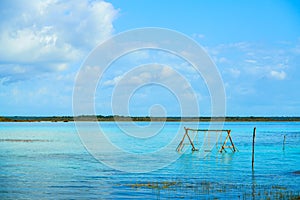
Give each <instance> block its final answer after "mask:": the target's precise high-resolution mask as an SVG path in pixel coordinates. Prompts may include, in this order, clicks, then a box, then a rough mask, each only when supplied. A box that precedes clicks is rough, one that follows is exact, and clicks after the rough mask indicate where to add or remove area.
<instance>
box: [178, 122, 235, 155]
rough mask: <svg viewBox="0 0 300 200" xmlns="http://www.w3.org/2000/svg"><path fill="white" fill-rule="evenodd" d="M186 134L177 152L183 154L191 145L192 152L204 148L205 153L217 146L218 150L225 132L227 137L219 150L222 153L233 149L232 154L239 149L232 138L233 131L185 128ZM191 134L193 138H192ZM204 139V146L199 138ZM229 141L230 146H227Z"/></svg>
mask: <svg viewBox="0 0 300 200" xmlns="http://www.w3.org/2000/svg"><path fill="white" fill-rule="evenodd" d="M184 130H185V133H184V135H183V138H182V140H181V141H180V143H179V145H178V146H177V148H176V151H177V152H182V150H183V148H184V147H185V146H186V145H191V147H192V151H193V152H194V151H199V149H200V148H204V151H211V150H212V147H214V146H215V145H216V146H217V148H218V143H219V142H220V139H222V133H223V132H225V134H226V137H225V139H224V142H223V143H222V146H221V148H220V149H219V150H218V151H219V152H220V153H222V152H223V151H224V152H227V151H226V149H231V151H232V152H236V151H237V148H236V147H235V146H234V144H233V141H232V138H231V135H230V133H231V130H223V129H222V130H210V129H191V128H186V127H184ZM191 133H192V134H193V137H191ZM201 133H202V134H201ZM201 136H202V137H203V138H204V139H205V140H204V141H203V143H202V145H201V144H200V143H199V138H200V137H201ZM228 140H229V141H230V144H229V145H227V142H228Z"/></svg>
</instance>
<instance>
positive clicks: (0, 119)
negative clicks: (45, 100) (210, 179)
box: [0, 115, 300, 122]
mask: <svg viewBox="0 0 300 200" xmlns="http://www.w3.org/2000/svg"><path fill="white" fill-rule="evenodd" d="M75 120H76V121H158V122H159V121H169V122H172V121H174V122H179V121H190V122H197V121H199V122H209V121H223V120H225V121H228V122H239V121H240V122H252V121H253V122H258V121H262V122H268V121H269V122H279V121H300V117H253V116H250V117H224V118H223V117H149V116H134V117H129V116H119V115H108V116H103V115H81V116H75V117H73V116H46V117H38V116H34V117H32V116H9V117H4V116H3V117H1V116H0V122H40V121H46V122H69V121H75Z"/></svg>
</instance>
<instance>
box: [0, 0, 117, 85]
mask: <svg viewBox="0 0 300 200" xmlns="http://www.w3.org/2000/svg"><path fill="white" fill-rule="evenodd" d="M1 4H2V5H1V7H0V13H1V18H2V20H1V21H0V62H1V63H0V64H2V66H1V68H2V72H1V73H2V74H1V76H2V78H3V77H4V76H5V74H9V77H10V78H9V79H11V80H12V79H13V78H11V77H12V76H13V75H14V74H16V75H17V76H20V74H25V72H26V71H31V70H33V69H34V70H36V71H39V72H43V71H64V70H66V69H68V65H70V64H72V63H74V62H78V61H80V60H81V59H83V58H84V57H85V56H86V55H87V53H88V52H89V51H90V50H91V49H93V48H94V47H95V46H96V45H97V44H98V43H99V42H101V41H103V40H104V39H106V38H107V37H109V36H110V35H111V34H112V32H113V30H114V29H113V24H112V23H113V21H114V19H115V18H116V16H117V13H118V11H117V10H116V9H115V8H114V7H113V6H112V4H110V3H107V2H105V1H88V0H84V1H80V0H72V1H58V0H45V1H44V0H29V1H18V0H13V1H5V0H4V1H2V2H1ZM12 65H13V66H14V68H15V69H18V68H19V70H15V69H11V66H12ZM26 68H30V69H29V70H28V69H26ZM1 76H0V78H1Z"/></svg>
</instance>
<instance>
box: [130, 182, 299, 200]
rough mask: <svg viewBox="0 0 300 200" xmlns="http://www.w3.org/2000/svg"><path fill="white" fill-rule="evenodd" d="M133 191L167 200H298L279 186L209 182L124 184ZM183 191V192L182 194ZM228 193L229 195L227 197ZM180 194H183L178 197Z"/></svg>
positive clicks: (293, 194)
mask: <svg viewBox="0 0 300 200" xmlns="http://www.w3.org/2000/svg"><path fill="white" fill-rule="evenodd" d="M125 186H127V187H130V188H131V189H134V190H154V191H156V194H157V197H158V198H160V197H165V195H166V196H167V198H187V197H190V198H195V197H199V198H201V197H202V198H204V197H206V198H207V195H208V196H210V197H214V199H219V198H220V199H222V198H224V197H226V198H238V199H256V198H257V199H300V193H299V192H295V191H292V190H289V189H287V188H286V187H283V186H280V185H273V186H267V185H259V184H255V183H253V184H232V183H220V182H210V181H200V182H195V183H190V182H189V183H187V182H182V181H179V180H177V181H174V180H172V181H163V182H141V183H133V184H126V185H125ZM183 191H184V192H183ZM228 193H230V195H229V196H227V195H228ZM180 194H185V195H184V196H180ZM178 195H179V196H178Z"/></svg>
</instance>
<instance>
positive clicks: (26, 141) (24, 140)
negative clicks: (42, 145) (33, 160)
mask: <svg viewBox="0 0 300 200" xmlns="http://www.w3.org/2000/svg"><path fill="white" fill-rule="evenodd" d="M0 142H21V143H31V142H53V140H42V139H0Z"/></svg>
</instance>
